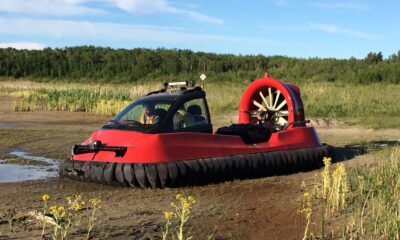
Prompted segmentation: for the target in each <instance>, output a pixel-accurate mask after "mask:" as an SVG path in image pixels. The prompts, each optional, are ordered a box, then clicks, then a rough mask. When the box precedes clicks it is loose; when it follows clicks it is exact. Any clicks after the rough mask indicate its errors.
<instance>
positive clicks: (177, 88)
mask: <svg viewBox="0 0 400 240" xmlns="http://www.w3.org/2000/svg"><path fill="white" fill-rule="evenodd" d="M205 96H206V93H205V92H204V91H203V89H202V88H201V87H198V86H194V85H193V84H188V83H187V82H178V83H167V84H165V88H163V89H161V90H160V91H156V92H151V93H149V94H147V96H145V97H143V98H140V99H138V100H137V101H135V102H133V103H132V104H130V105H129V106H127V107H126V108H125V109H124V110H122V112H121V113H119V114H118V115H117V116H115V117H114V118H113V119H112V120H111V121H110V122H109V123H108V124H106V125H104V126H103V127H101V128H100V129H99V130H96V131H95V132H94V133H93V134H92V135H91V136H90V137H89V138H88V139H87V140H86V141H84V142H83V143H82V144H81V145H74V146H73V149H72V156H71V158H70V159H68V160H66V161H64V162H63V163H61V164H60V169H59V172H60V176H61V177H68V178H72V179H77V180H82V181H91V182H97V183H103V184H110V185H120V186H131V187H142V188H149V187H151V188H162V187H175V186H184V185H197V184H207V183H215V182H221V181H226V180H232V179H242V178H255V177H263V176H269V175H276V174H288V173H292V172H296V171H307V170H312V169H315V168H319V167H321V165H322V159H323V157H332V153H333V148H332V147H331V146H329V145H323V144H321V143H320V140H319V138H318V136H317V133H316V131H315V129H314V128H313V127H310V126H306V121H305V118H304V109H303V103H302V100H301V98H300V90H299V88H298V87H297V86H295V85H293V84H288V83H283V82H280V81H278V80H276V79H273V78H270V77H269V76H268V74H266V75H265V76H264V77H263V78H260V79H257V80H255V81H253V82H252V83H251V84H250V86H249V87H248V88H247V89H246V91H245V92H244V94H243V96H242V99H241V101H240V106H239V123H238V124H233V125H231V126H227V127H222V128H219V129H218V130H217V131H216V132H213V128H212V124H211V119H210V113H209V110H208V105H207V101H206V98H205ZM148 109H150V110H148ZM145 111H151V112H152V114H153V122H152V123H147V124H146V123H145V122H146V120H145V113H144V112H145ZM146 116H147V115H146ZM154 116H155V117H154Z"/></svg>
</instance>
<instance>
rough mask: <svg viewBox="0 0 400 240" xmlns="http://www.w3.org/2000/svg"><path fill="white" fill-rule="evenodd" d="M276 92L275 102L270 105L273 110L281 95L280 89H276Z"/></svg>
mask: <svg viewBox="0 0 400 240" xmlns="http://www.w3.org/2000/svg"><path fill="white" fill-rule="evenodd" d="M276 91H277V92H278V94H277V95H276V99H275V103H274V106H272V108H273V109H274V110H275V107H276V104H278V99H279V97H280V96H281V91H279V90H276Z"/></svg>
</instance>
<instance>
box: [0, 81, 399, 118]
mask: <svg viewBox="0 0 400 240" xmlns="http://www.w3.org/2000/svg"><path fill="white" fill-rule="evenodd" d="M248 84H249V83H248V82H247V81H246V82H226V83H223V82H207V84H206V92H207V100H208V103H209V107H210V111H211V113H212V114H213V115H223V114H232V113H236V111H237V109H238V106H239V102H240V98H241V96H242V94H243V92H244V91H245V89H246V87H247V85H248ZM299 87H300V89H301V93H302V99H303V103H304V107H305V112H306V117H328V118H365V117H378V118H383V119H384V118H385V117H388V118H390V117H394V118H398V117H400V104H398V103H399V102H400V94H398V93H399V92H400V85H391V84H372V85H353V84H346V85H343V84H336V83H312V84H311V83H310V84H301V85H299ZM159 88H161V83H148V84H140V85H133V84H125V85H110V84H105V85H90V84H76V83H70V84H51V83H50V84H49V83H47V84H44V83H32V82H27V81H22V82H15V81H14V82H9V81H3V82H0V94H3V95H11V96H15V97H18V100H17V101H16V104H15V110H16V111H36V110H49V111H53V110H57V111H58V110H61V111H82V112H92V113H97V114H102V115H107V116H112V115H114V114H116V113H117V112H118V111H119V110H120V109H121V108H123V107H124V106H126V105H128V104H129V102H131V101H133V100H135V99H137V98H138V97H141V96H143V95H145V94H146V93H148V92H149V91H154V90H157V89H159Z"/></svg>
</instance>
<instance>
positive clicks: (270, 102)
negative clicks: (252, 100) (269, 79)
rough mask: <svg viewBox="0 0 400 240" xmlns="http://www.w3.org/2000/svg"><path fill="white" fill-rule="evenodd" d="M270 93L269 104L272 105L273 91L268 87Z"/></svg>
mask: <svg viewBox="0 0 400 240" xmlns="http://www.w3.org/2000/svg"><path fill="white" fill-rule="evenodd" d="M268 94H269V105H270V106H271V107H272V92H271V88H270V87H269V88H268Z"/></svg>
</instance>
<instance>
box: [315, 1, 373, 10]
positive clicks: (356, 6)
mask: <svg viewBox="0 0 400 240" xmlns="http://www.w3.org/2000/svg"><path fill="white" fill-rule="evenodd" d="M314 6H315V7H318V8H326V9H348V10H358V11H365V10H369V6H367V5H360V4H353V3H346V2H336V3H332V2H331V3H316V4H314Z"/></svg>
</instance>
